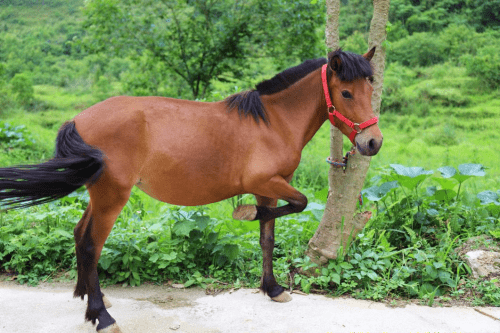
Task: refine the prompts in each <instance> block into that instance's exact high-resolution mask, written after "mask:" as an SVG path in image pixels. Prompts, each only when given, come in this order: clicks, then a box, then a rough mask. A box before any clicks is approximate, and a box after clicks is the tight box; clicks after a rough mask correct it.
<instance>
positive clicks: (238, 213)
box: [233, 205, 257, 221]
mask: <svg viewBox="0 0 500 333" xmlns="http://www.w3.org/2000/svg"><path fill="white" fill-rule="evenodd" d="M256 217H257V207H256V206H255V205H242V206H238V207H236V209H235V210H234V211H233V219H235V220H245V221H253V220H255V218H256Z"/></svg>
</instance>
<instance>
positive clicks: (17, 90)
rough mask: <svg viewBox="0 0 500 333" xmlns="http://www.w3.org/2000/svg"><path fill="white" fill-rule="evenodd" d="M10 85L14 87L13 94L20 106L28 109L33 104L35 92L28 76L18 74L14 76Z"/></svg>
mask: <svg viewBox="0 0 500 333" xmlns="http://www.w3.org/2000/svg"><path fill="white" fill-rule="evenodd" d="M10 85H11V86H12V93H13V94H14V96H15V98H16V101H17V102H18V103H19V104H21V105H23V106H24V107H28V106H29V105H30V104H31V103H32V102H33V100H34V96H35V90H34V89H33V82H32V81H31V78H30V76H29V75H28V74H26V73H18V74H16V75H14V77H13V78H12V80H10Z"/></svg>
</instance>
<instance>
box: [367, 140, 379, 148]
mask: <svg viewBox="0 0 500 333" xmlns="http://www.w3.org/2000/svg"><path fill="white" fill-rule="evenodd" d="M376 147H377V142H376V141H375V139H371V140H370V141H369V142H368V148H369V149H370V150H374V149H375V148H376Z"/></svg>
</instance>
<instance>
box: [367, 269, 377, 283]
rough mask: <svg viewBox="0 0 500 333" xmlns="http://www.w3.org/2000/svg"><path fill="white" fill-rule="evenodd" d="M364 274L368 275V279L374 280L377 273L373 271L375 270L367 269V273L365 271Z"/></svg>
mask: <svg viewBox="0 0 500 333" xmlns="http://www.w3.org/2000/svg"><path fill="white" fill-rule="evenodd" d="M366 275H368V277H369V278H370V279H372V280H374V281H375V280H377V278H378V275H377V273H375V272H374V271H372V270H368V273H367V274H366Z"/></svg>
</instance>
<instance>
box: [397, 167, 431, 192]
mask: <svg viewBox="0 0 500 333" xmlns="http://www.w3.org/2000/svg"><path fill="white" fill-rule="evenodd" d="M390 166H391V168H392V169H393V170H394V173H393V177H394V178H395V179H396V180H397V181H398V182H399V184H400V185H401V186H404V187H406V188H408V189H414V188H416V187H417V186H418V185H419V184H420V183H421V182H423V181H424V180H425V179H426V178H428V177H430V175H432V174H433V173H434V171H433V170H425V169H424V168H421V167H405V166H403V165H400V164H391V165H390Z"/></svg>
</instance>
